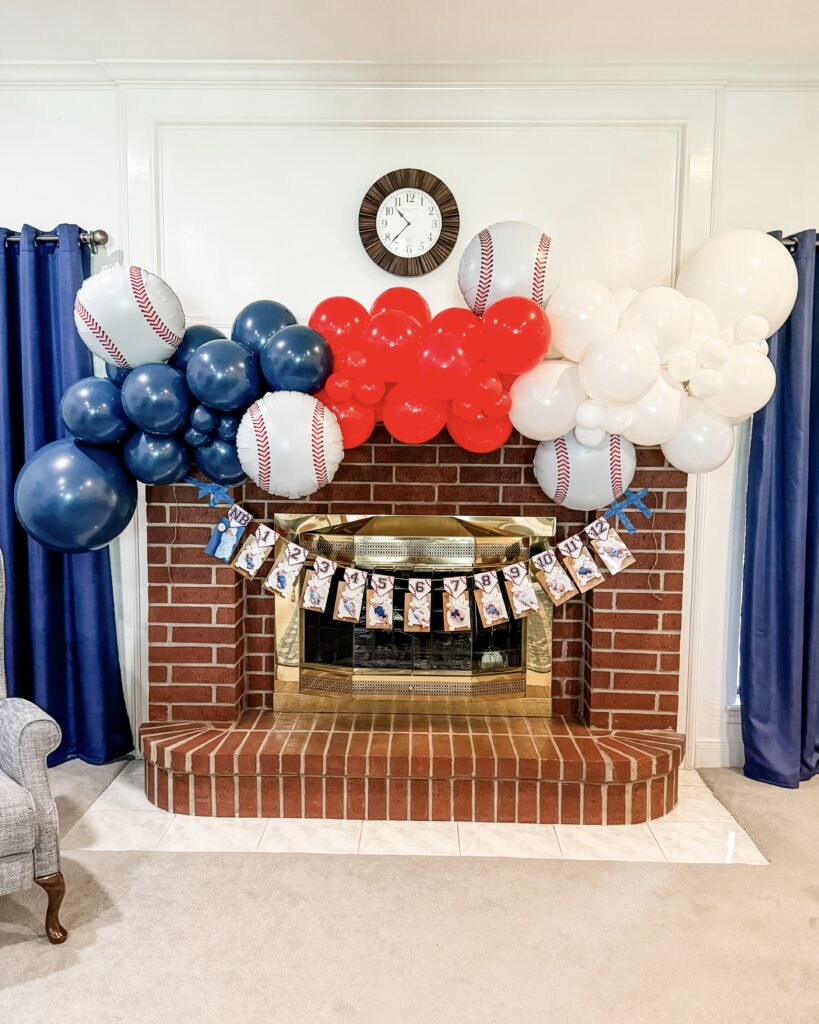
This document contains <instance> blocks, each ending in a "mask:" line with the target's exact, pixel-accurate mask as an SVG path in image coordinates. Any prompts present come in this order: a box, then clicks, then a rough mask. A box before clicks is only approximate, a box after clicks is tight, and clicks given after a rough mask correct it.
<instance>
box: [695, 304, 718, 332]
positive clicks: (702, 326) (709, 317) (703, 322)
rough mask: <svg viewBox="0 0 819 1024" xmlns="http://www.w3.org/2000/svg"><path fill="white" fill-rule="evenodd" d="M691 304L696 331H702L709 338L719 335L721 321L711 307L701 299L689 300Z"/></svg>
mask: <svg viewBox="0 0 819 1024" xmlns="http://www.w3.org/2000/svg"><path fill="white" fill-rule="evenodd" d="M688 301H689V303H690V304H691V315H692V316H693V318H694V322H693V326H694V330H695V331H702V333H703V334H707V335H708V336H709V337H713V335H715V334H719V320H717V317H716V314H715V313H714V311H713V309H711V307H710V306H706V305H705V303H704V302H702V301H701V300H700V299H692V298H689V300H688Z"/></svg>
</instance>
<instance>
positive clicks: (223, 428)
mask: <svg viewBox="0 0 819 1024" xmlns="http://www.w3.org/2000/svg"><path fill="white" fill-rule="evenodd" d="M238 432H239V417H238V416H220V417H219V422H218V423H217V424H216V436H217V437H221V438H222V440H223V441H232V440H233V439H234V437H236V434H237V433H238Z"/></svg>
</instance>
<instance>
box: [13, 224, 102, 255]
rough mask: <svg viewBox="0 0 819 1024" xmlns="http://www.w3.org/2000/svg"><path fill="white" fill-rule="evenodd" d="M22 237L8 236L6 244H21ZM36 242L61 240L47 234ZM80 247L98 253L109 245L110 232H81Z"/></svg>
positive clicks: (37, 236) (39, 236)
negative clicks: (89, 247) (98, 250)
mask: <svg viewBox="0 0 819 1024" xmlns="http://www.w3.org/2000/svg"><path fill="white" fill-rule="evenodd" d="M19 241H20V235H6V242H7V243H8V242H19ZM34 241H35V242H57V241H59V239H58V238H57V236H56V235H52V234H45V235H35V236H34ZM80 245H90V246H91V251H92V252H96V251H97V249H98V248H99V247H100V246H101V245H108V232H107V231H103V229H102V228H94V230H93V231H81V232H80Z"/></svg>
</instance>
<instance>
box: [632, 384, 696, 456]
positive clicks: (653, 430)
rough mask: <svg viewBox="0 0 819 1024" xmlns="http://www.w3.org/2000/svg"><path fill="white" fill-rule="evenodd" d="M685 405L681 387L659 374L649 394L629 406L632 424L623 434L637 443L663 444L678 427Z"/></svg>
mask: <svg viewBox="0 0 819 1024" xmlns="http://www.w3.org/2000/svg"><path fill="white" fill-rule="evenodd" d="M684 405H685V392H684V391H683V389H682V386H681V385H680V384H678V383H677V382H676V381H673V380H670V379H669V378H668V377H666V376H665V374H660V376H659V378H658V380H657V382H656V384H655V385H654V387H653V388H652V389H651V390H650V391H649V392H648V394H647V395H643V397H642V398H641V399H640V400H639V401H637V402H635V403H634V404H633V405H631V406H630V407H629V412H630V413H631V422H630V423H629V424H628V426H626V427H625V428H624V430H623V433H624V434H625V435H626V437H627V438H628V439H629V441H633V442H634V444H645V445H654V444H662V443H663V441H667V440H668V439H669V438H670V437H671V436H672V435H673V434H674V432H675V431H676V430H677V428H678V427H679V425H680V422H681V420H682V415H683V408H684Z"/></svg>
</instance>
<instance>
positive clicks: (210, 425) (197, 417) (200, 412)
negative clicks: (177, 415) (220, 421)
mask: <svg viewBox="0 0 819 1024" xmlns="http://www.w3.org/2000/svg"><path fill="white" fill-rule="evenodd" d="M216 422H217V417H216V413H214V412H213V411H212V410H211V409H209V408H208V407H207V406H206V405H197V406H196V407H195V408H194V410H193V412H192V413H191V414H190V416H189V417H188V423H189V424H190V425H191V426H192V427H193V428H194V430H198V431H200V432H201V433H203V434H210V433H212V432H213V431H214V430H215V429H216Z"/></svg>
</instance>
